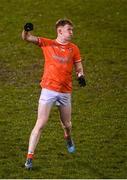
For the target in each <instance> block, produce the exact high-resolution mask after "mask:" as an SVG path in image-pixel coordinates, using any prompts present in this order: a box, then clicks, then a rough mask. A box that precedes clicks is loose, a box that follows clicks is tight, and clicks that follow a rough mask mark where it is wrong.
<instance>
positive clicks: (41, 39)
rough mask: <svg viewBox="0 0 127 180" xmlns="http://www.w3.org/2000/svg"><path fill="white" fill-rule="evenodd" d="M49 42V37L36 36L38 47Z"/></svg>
mask: <svg viewBox="0 0 127 180" xmlns="http://www.w3.org/2000/svg"><path fill="white" fill-rule="evenodd" d="M48 42H49V39H47V38H43V37H38V45H39V46H40V47H43V46H46V45H47V44H48Z"/></svg>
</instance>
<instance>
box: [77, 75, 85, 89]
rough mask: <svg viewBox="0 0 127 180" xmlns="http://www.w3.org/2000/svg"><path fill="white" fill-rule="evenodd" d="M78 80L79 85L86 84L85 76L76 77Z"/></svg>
mask: <svg viewBox="0 0 127 180" xmlns="http://www.w3.org/2000/svg"><path fill="white" fill-rule="evenodd" d="M78 82H79V85H80V87H84V86H86V80H85V77H84V76H83V75H81V76H80V77H78Z"/></svg>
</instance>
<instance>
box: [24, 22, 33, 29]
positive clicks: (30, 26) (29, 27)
mask: <svg viewBox="0 0 127 180" xmlns="http://www.w3.org/2000/svg"><path fill="white" fill-rule="evenodd" d="M24 30H25V31H32V30H33V24H32V23H26V24H25V26H24Z"/></svg>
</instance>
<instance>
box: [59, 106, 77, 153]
mask: <svg viewBox="0 0 127 180" xmlns="http://www.w3.org/2000/svg"><path fill="white" fill-rule="evenodd" d="M58 108H59V112H60V120H61V124H62V127H63V129H64V138H65V140H66V142H67V148H68V151H69V152H70V153H72V152H74V151H75V146H74V143H73V140H72V138H71V128H72V124H71V103H69V104H68V105H66V106H64V105H61V106H59V107H58Z"/></svg>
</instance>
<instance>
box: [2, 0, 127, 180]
mask: <svg viewBox="0 0 127 180" xmlns="http://www.w3.org/2000/svg"><path fill="white" fill-rule="evenodd" d="M0 9H1V10H0V17H1V18H0V19H1V20H0V39H1V40H0V49H1V51H0V87H1V89H0V96H1V103H0V178H5V179H9V178H12V179H14V178H31V179H32V178H45V179H47V178H51V179H57V178H59V179H60V178H63V179H66V178H68V179H71V178H72V179H73V178H75V179H76V178H78V179H90V178H93V179H95V178H98V179H99V178H100V179H101V178H111V179H115V178H119V179H122V178H127V173H126V172H127V103H126V101H127V99H126V98H127V92H126V90H127V85H126V84H127V83H126V80H127V71H126V67H127V63H126V62H127V1H126V0H90V1H89V0H77V1H74V0H64V1H58V0H52V1H49V0H41V1H40V0H36V1H32V0H10V1H9V0H1V1H0ZM63 17H68V18H70V19H71V20H72V21H73V22H74V24H75V33H74V39H73V41H74V42H75V43H76V44H77V45H78V46H79V47H80V49H81V54H82V56H83V59H85V61H83V64H84V67H86V74H87V77H86V79H87V86H86V87H85V88H79V86H78V83H77V81H76V77H75V75H74V77H73V80H74V83H73V84H74V88H73V96H72V105H73V111H72V122H73V138H74V141H75V144H76V153H75V154H72V155H70V154H68V152H67V150H66V146H65V142H64V139H63V131H62V129H61V127H60V122H59V115H58V112H57V108H56V107H54V108H53V109H52V112H51V115H50V118H49V122H48V124H47V126H46V128H45V129H44V132H43V134H42V137H41V140H40V142H39V144H38V146H37V149H36V157H35V160H34V169H33V170H32V171H30V172H29V171H26V170H25V169H24V161H25V157H26V153H27V146H28V139H29V135H30V132H31V130H32V128H33V126H34V124H35V120H36V114H37V105H38V98H39V94H40V87H39V80H40V77H41V74H42V69H43V57H42V53H41V50H40V49H39V48H38V47H36V46H34V45H32V44H27V43H26V42H24V41H22V40H21V32H22V28H23V25H24V24H25V23H26V22H32V23H33V24H34V27H35V30H34V34H36V35H37V36H44V37H48V38H55V37H56V35H55V30H54V24H55V22H56V20H57V19H59V18H63Z"/></svg>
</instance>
